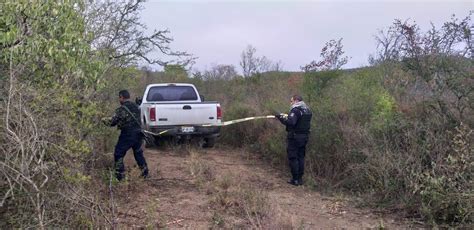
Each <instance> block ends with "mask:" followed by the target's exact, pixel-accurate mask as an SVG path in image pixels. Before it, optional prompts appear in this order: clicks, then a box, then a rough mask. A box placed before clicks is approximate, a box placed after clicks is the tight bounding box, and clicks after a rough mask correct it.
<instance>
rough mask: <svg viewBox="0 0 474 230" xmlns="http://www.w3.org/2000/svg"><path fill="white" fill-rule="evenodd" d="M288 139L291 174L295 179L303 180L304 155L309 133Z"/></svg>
mask: <svg viewBox="0 0 474 230" xmlns="http://www.w3.org/2000/svg"><path fill="white" fill-rule="evenodd" d="M287 140H288V146H287V153H288V163H289V165H290V170H291V176H292V177H293V180H301V178H303V174H304V157H305V152H306V143H308V135H306V134H305V135H297V136H295V137H293V138H288V139H287Z"/></svg>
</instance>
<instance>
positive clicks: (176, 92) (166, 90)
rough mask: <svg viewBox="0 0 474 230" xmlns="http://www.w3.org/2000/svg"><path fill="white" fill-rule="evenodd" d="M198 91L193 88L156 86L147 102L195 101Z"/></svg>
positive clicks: (152, 88)
mask: <svg viewBox="0 0 474 230" xmlns="http://www.w3.org/2000/svg"><path fill="white" fill-rule="evenodd" d="M197 99H198V98H197V95H196V91H194V88H193V87H191V86H176V85H173V86H171V85H169V86H154V87H151V88H150V90H149V91H148V95H147V97H146V100H147V101H195V100H197Z"/></svg>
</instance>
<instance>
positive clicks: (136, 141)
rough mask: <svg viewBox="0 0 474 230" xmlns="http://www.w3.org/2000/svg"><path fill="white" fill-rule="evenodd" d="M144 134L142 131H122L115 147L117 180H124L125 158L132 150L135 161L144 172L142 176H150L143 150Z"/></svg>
mask: <svg viewBox="0 0 474 230" xmlns="http://www.w3.org/2000/svg"><path fill="white" fill-rule="evenodd" d="M142 140H143V137H142V133H141V131H140V130H134V131H121V133H120V136H119V139H118V142H117V145H116V146H115V152H114V160H115V175H116V177H117V179H119V180H122V179H123V178H124V176H125V175H124V172H125V166H124V164H123V158H124V157H125V154H126V153H127V151H128V150H129V149H130V148H132V149H133V156H134V157H135V161H136V162H137V164H138V166H139V167H140V169H141V171H142V176H143V177H147V176H148V167H147V164H146V160H145V157H144V156H143V150H142V148H141V147H142Z"/></svg>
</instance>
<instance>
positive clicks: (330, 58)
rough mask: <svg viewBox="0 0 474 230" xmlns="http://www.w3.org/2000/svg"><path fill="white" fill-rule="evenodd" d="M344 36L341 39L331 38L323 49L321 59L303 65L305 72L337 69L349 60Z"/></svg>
mask: <svg viewBox="0 0 474 230" xmlns="http://www.w3.org/2000/svg"><path fill="white" fill-rule="evenodd" d="M343 48H344V46H343V45H342V38H340V39H339V40H337V41H336V40H334V39H331V40H329V41H328V42H326V44H325V45H324V47H323V48H322V49H321V53H320V56H321V59H322V60H320V61H316V60H315V61H312V62H311V63H309V64H307V65H305V66H303V67H301V69H302V70H304V71H305V72H311V71H319V70H337V69H340V68H341V67H342V66H343V65H345V64H347V62H348V61H349V57H348V56H344V53H345V51H344V50H343Z"/></svg>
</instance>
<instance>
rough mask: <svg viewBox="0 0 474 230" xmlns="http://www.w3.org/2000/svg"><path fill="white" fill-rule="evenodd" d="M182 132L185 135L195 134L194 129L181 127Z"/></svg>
mask: <svg viewBox="0 0 474 230" xmlns="http://www.w3.org/2000/svg"><path fill="white" fill-rule="evenodd" d="M181 132H183V133H192V132H194V127H181Z"/></svg>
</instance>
